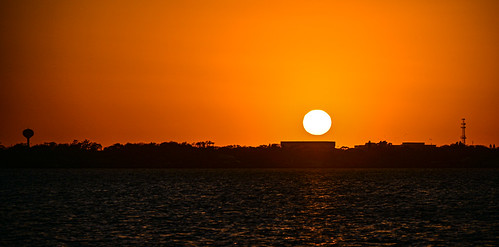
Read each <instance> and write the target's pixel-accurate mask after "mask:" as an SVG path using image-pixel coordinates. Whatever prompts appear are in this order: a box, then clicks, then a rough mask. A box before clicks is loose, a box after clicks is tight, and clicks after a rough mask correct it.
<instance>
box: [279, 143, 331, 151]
mask: <svg viewBox="0 0 499 247" xmlns="http://www.w3.org/2000/svg"><path fill="white" fill-rule="evenodd" d="M335 146H336V142H332V141H282V142H281V147H282V148H283V149H288V150H331V149H334V148H335Z"/></svg>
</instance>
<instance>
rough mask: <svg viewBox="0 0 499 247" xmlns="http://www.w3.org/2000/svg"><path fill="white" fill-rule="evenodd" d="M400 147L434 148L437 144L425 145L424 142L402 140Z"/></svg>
mask: <svg viewBox="0 0 499 247" xmlns="http://www.w3.org/2000/svg"><path fill="white" fill-rule="evenodd" d="M401 147H406V148H414V149H421V148H434V147H437V146H436V145H426V144H425V143H424V142H402V145H401Z"/></svg>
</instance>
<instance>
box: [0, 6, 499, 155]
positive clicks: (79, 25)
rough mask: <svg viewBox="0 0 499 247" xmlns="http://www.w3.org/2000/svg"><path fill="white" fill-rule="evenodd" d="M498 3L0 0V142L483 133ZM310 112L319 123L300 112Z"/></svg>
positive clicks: (252, 140) (497, 78) (495, 119)
mask: <svg viewBox="0 0 499 247" xmlns="http://www.w3.org/2000/svg"><path fill="white" fill-rule="evenodd" d="M497 13H499V1H495V0H490V1H488V0H476V1H464V0H447V1H446V0H443V1H421V0H409V1H395V0H381V1H347V2H344V1H220V0H214V1H144V2H137V1H131V0H124V1H106V0H104V1H102V0H99V1H97V0H87V1H62V0H51V1H34V0H32V1H30V0H16V1H2V3H0V30H1V32H2V35H1V37H0V45H1V48H0V49H2V55H1V56H0V103H1V107H0V113H1V116H2V118H1V119H0V121H1V125H0V144H2V145H12V144H15V143H20V142H24V138H23V137H22V130H23V129H25V128H32V129H33V130H34V131H35V135H34V136H33V138H32V139H31V142H32V143H33V144H39V143H44V142H50V141H55V142H70V141H72V140H74V139H78V140H82V139H89V140H91V141H95V142H99V143H101V144H103V145H104V146H108V145H112V144H114V143H117V142H120V143H126V142H164V141H177V142H184V141H186V142H194V141H204V140H211V141H214V142H215V145H230V144H239V145H252V146H255V145H260V144H269V143H278V142H280V141H282V140H304V141H305V140H320V141H324V140H332V141H336V143H337V146H350V147H351V146H353V145H356V144H362V143H365V142H367V141H369V140H370V141H374V142H378V141H382V140H386V141H388V142H392V143H394V144H399V143H401V142H403V141H421V142H427V143H430V142H431V143H433V144H437V145H444V144H450V143H455V142H457V141H459V137H460V134H461V129H460V122H461V118H463V117H464V118H466V119H467V127H468V128H467V130H466V131H467V135H468V140H467V141H468V143H470V144H471V143H472V142H473V143H474V144H483V145H487V146H488V145H489V144H494V143H495V144H496V145H497V144H499V131H497V126H499V114H498V110H497V109H498V106H499V97H498V96H499V45H498V44H499V32H497V30H499V15H498V14H497ZM313 109H322V110H324V111H326V112H327V113H328V114H329V115H330V116H331V118H332V121H333V126H332V128H331V130H330V131H329V132H328V133H326V134H325V135H323V136H312V135H310V134H308V133H307V132H306V131H305V130H304V129H303V127H302V119H303V116H304V115H305V114H306V113H307V112H308V111H310V110H313Z"/></svg>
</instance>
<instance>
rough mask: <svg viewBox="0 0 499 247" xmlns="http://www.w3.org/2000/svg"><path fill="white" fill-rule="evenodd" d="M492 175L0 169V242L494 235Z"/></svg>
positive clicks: (381, 240)
mask: <svg viewBox="0 0 499 247" xmlns="http://www.w3.org/2000/svg"><path fill="white" fill-rule="evenodd" d="M498 185H499V171H498V170H464V169H461V170H387V169H385V170H2V171H0V199H1V200H0V223H1V225H0V238H1V239H0V246H22V245H30V246H31V245H34V246H40V245H43V246H47V245H48V246H66V245H67V246H79V245H95V246H119V245H142V246H151V245H154V246H158V245H160V246H161V245H163V246H164V245H167V246H172V245H174V246H176V245H180V246H183V245H188V246H191V245H203V246H204V245H217V246H220V245H244V246H247V245H256V246H262V245H273V246H276V245H293V246H295V245H330V244H334V243H336V244H339V245H343V246H366V245H376V246H378V245H394V244H401V245H434V246H456V245H480V246H487V245H489V246H497V245H499V202H498V199H499V198H498V193H497V188H498Z"/></svg>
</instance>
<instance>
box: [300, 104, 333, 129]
mask: <svg viewBox="0 0 499 247" xmlns="http://www.w3.org/2000/svg"><path fill="white" fill-rule="evenodd" d="M303 127H304V128H305V130H306V131H307V132H308V133H310V134H312V135H324V134H325V133H326V132H328V131H329V129H330V128H331V117H329V115H328V114H327V113H326V112H325V111H323V110H312V111H309V112H308V113H307V114H306V115H305V117H304V118H303Z"/></svg>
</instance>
